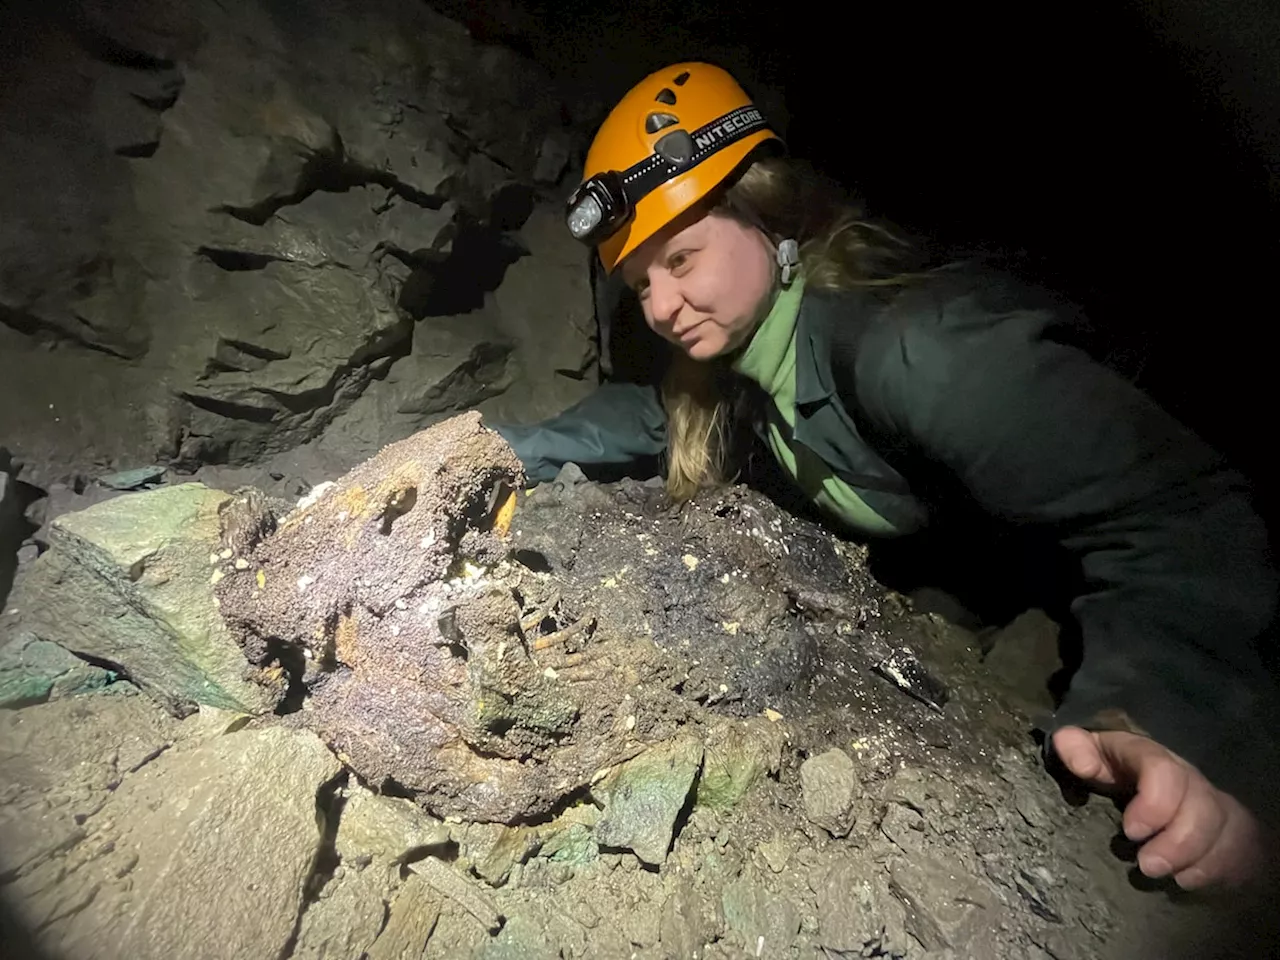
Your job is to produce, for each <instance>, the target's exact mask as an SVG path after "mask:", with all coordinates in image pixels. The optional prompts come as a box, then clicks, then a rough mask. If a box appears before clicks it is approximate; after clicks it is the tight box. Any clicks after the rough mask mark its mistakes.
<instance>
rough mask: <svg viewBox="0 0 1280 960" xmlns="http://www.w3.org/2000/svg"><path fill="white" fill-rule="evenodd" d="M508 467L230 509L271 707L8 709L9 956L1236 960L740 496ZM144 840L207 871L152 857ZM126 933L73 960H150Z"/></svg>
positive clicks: (971, 686)
mask: <svg viewBox="0 0 1280 960" xmlns="http://www.w3.org/2000/svg"><path fill="white" fill-rule="evenodd" d="M521 480H522V478H521V476H520V473H519V466H518V464H517V463H516V462H515V461H514V458H512V457H510V455H509V451H508V450H506V449H505V447H504V446H503V445H502V444H501V443H500V441H498V440H497V439H496V438H495V437H494V436H493V435H492V434H490V433H488V432H487V431H485V430H484V429H483V427H482V426H481V424H480V423H479V421H478V419H477V418H474V417H465V418H458V419H456V420H455V421H450V422H449V423H447V424H445V425H443V426H442V427H438V428H434V432H432V431H428V432H426V433H424V434H421V435H418V436H417V437H415V438H412V439H411V440H410V441H406V442H405V444H404V445H393V446H391V447H388V448H387V449H386V450H384V451H383V454H381V455H379V457H378V458H374V459H373V460H371V461H368V462H367V463H366V464H364V465H363V466H362V467H361V468H359V469H358V470H357V471H356V472H353V473H352V474H350V475H348V476H346V477H343V478H340V479H338V480H337V481H336V482H335V483H334V484H333V485H331V486H329V487H327V488H325V489H320V490H319V492H318V493H317V494H316V495H315V496H314V497H313V498H312V499H311V500H310V502H308V503H307V504H305V505H302V506H297V507H295V508H293V509H292V510H290V511H284V512H279V511H277V509H276V508H277V506H278V505H273V504H270V503H268V502H266V501H259V502H257V503H256V506H255V501H254V500H253V498H252V497H251V496H246V495H241V497H240V500H241V501H242V506H243V507H246V508H252V509H250V510H249V512H248V513H246V514H245V515H244V516H242V517H239V518H236V516H235V515H234V514H232V515H230V516H231V518H232V519H233V520H234V522H233V523H232V525H231V528H230V529H234V530H236V531H248V532H249V535H248V536H243V537H241V536H237V537H236V546H235V547H230V546H228V547H227V548H226V549H227V550H229V551H230V552H231V554H232V555H231V556H230V557H221V556H220V557H219V558H218V562H219V564H220V565H221V567H220V568H224V569H225V570H226V573H225V575H224V577H223V578H221V579H220V581H219V582H218V584H217V585H216V586H215V585H210V588H209V589H210V591H211V593H212V592H215V591H216V593H217V596H218V598H219V602H220V604H221V610H222V612H223V613H224V614H225V615H226V616H227V618H228V619H229V620H230V621H231V622H232V624H233V625H234V628H235V633H236V635H237V636H238V637H239V638H240V640H241V641H242V642H243V644H244V647H243V649H244V652H245V654H246V656H247V657H248V659H249V660H251V661H253V664H254V668H255V669H258V668H261V667H262V666H264V665H267V664H270V663H271V662H273V659H274V662H276V663H277V665H278V666H280V667H281V669H283V668H284V667H285V666H287V665H292V667H296V668H298V669H299V672H298V674H297V676H296V678H295V684H294V688H295V689H294V690H293V693H292V694H291V695H289V696H283V697H282V698H281V699H280V700H279V702H278V706H277V710H278V711H280V713H279V714H273V713H263V714H261V715H259V716H249V715H246V714H243V713H236V712H234V711H227V710H219V709H217V708H216V707H213V706H209V705H202V706H201V708H200V712H199V713H198V714H196V715H194V716H191V717H188V718H186V719H183V720H178V719H175V718H174V717H171V716H169V715H167V714H165V713H164V712H163V711H162V710H160V708H159V707H158V706H156V705H155V704H153V703H152V702H151V701H150V700H148V699H147V698H146V697H145V696H143V695H141V694H137V693H134V694H132V695H120V694H116V693H108V692H106V691H98V692H93V693H89V694H83V695H79V696H69V697H66V698H64V699H60V700H58V701H56V702H51V703H48V704H43V705H39V706H33V707H26V708H24V709H20V710H17V711H13V712H10V713H7V714H5V715H4V717H3V720H4V722H3V724H0V749H2V750H3V751H4V752H3V757H2V758H0V759H3V761H4V768H5V769H6V771H12V782H11V783H10V784H9V785H7V786H5V788H4V791H5V792H4V794H3V796H4V798H5V800H6V811H5V813H6V815H5V818H4V820H3V823H2V824H0V826H2V829H0V833H3V839H4V844H3V849H4V859H3V863H2V864H0V866H2V867H3V869H2V870H0V898H3V899H4V900H5V901H6V902H7V903H8V904H9V907H10V910H11V912H13V913H14V914H15V915H16V917H17V918H18V920H19V922H20V923H22V924H24V925H25V927H26V929H27V930H28V931H29V932H32V933H34V935H35V940H36V941H37V942H38V944H39V945H41V946H43V947H62V948H65V949H66V950H68V951H70V952H68V953H66V957H67V960H78V958H79V957H82V956H84V957H88V956H104V955H107V954H103V953H102V952H101V950H98V951H97V952H96V953H95V952H94V951H93V950H92V949H90V944H91V943H92V940H93V938H94V937H101V936H103V933H102V932H103V931H107V932H108V934H110V931H113V930H116V927H114V926H113V924H114V923H115V920H113V919H111V918H112V917H120V916H125V915H136V916H141V917H143V918H144V925H150V926H151V927H157V928H159V927H164V928H165V929H170V928H172V929H173V930H180V929H199V930H213V929H215V928H216V927H217V923H218V922H221V921H218V918H224V919H225V920H226V922H227V923H229V924H232V925H234V924H233V923H232V915H233V914H237V915H238V914H239V913H244V912H254V915H255V916H256V917H257V920H256V921H255V923H254V924H239V925H238V927H237V930H236V934H235V936H234V937H227V936H220V935H214V934H210V936H209V937H207V938H206V939H205V940H204V941H202V942H203V943H204V946H203V947H202V948H201V951H202V952H198V955H199V956H208V957H215V956H216V957H223V956H225V957H231V956H236V957H237V958H239V957H247V956H263V957H272V958H276V957H278V958H280V960H291V958H303V957H305V958H321V957H351V958H369V960H376V958H384V957H387V958H389V957H413V958H434V957H473V958H478V960H502V958H508V957H521V958H527V957H546V958H560V960H571V958H613V957H618V958H653V960H657V958H690V957H692V958H699V960H713V958H726V960H727V958H738V957H769V958H806V960H807V958H815V960H831V958H850V957H868V958H871V957H885V958H899V960H931V958H962V957H973V958H983V960H985V958H992V957H1001V958H1004V957H1009V958H1014V960H1024V958H1025V960H1043V958H1044V957H1052V958H1055V960H1086V958H1108V960H1109V958H1120V957H1124V958H1140V960H1146V958H1150V960H1156V958H1161V960H1164V958H1180V957H1191V956H1195V957H1197V958H1200V960H1204V958H1207V957H1212V956H1219V955H1233V954H1217V953H1214V952H1213V951H1212V949H1211V948H1212V946H1213V944H1214V942H1215V940H1217V939H1220V938H1222V937H1224V936H1225V934H1223V933H1221V932H1218V933H1212V932H1211V934H1210V935H1209V936H1208V937H1207V938H1206V937H1205V936H1204V931H1205V930H1206V929H1208V930H1210V931H1213V929H1214V928H1213V926H1212V924H1213V922H1214V918H1215V917H1217V918H1218V920H1217V922H1218V923H1220V924H1221V923H1225V922H1227V921H1225V920H1223V919H1222V918H1221V915H1220V914H1217V913H1215V912H1214V911H1215V910H1216V909H1218V908H1217V907H1216V906H1215V904H1214V902H1213V901H1212V899H1206V898H1196V897H1188V896H1170V895H1169V893H1168V891H1167V889H1163V888H1162V887H1161V885H1159V884H1151V883H1146V882H1143V881H1141V880H1140V879H1139V878H1138V875H1137V871H1136V869H1135V868H1134V867H1133V866H1132V863H1131V861H1132V858H1133V856H1132V855H1133V851H1132V850H1125V849H1124V848H1123V846H1122V845H1120V844H1117V842H1116V838H1117V836H1118V835H1119V832H1120V831H1119V812H1118V810H1117V809H1116V807H1115V805H1114V804H1112V803H1110V802H1108V801H1106V800H1104V799H1102V798H1096V797H1095V798H1092V799H1091V800H1090V801H1089V802H1087V803H1085V804H1084V805H1082V806H1071V805H1069V804H1067V803H1065V802H1064V800H1063V798H1062V796H1061V794H1060V791H1059V789H1058V788H1057V787H1056V785H1055V784H1054V783H1053V781H1052V780H1051V779H1050V778H1049V777H1048V775H1047V774H1046V773H1045V771H1044V769H1043V765H1042V762H1041V760H1040V756H1039V748H1038V746H1037V744H1036V742H1035V740H1034V739H1033V738H1032V737H1031V735H1030V728H1031V725H1030V723H1029V721H1028V719H1027V716H1026V714H1025V713H1024V712H1023V711H1022V709H1021V707H1020V706H1012V705H1011V704H1010V701H1009V698H1008V696H1007V695H1006V692H1005V691H1004V689H1003V688H1002V687H1001V686H1000V685H998V684H996V683H995V682H993V680H992V678H991V677H990V675H989V673H988V671H987V667H986V666H985V665H984V663H983V659H982V650H981V645H980V644H979V643H978V641H977V639H976V638H975V637H974V636H973V635H971V634H968V633H966V632H965V631H962V630H959V629H957V628H955V627H953V626H951V625H949V624H947V623H945V622H944V621H942V620H941V619H940V618H937V617H934V616H928V615H926V616H922V615H917V614H914V613H913V612H912V610H911V609H910V605H909V604H908V603H907V602H906V601H905V600H904V599H903V598H901V597H898V596H897V595H895V594H893V593H892V592H891V591H888V590H885V589H884V588H883V587H881V586H880V585H879V584H877V583H876V582H875V580H874V579H873V578H872V577H871V576H870V574H869V573H868V572H867V569H866V553H865V551H864V550H863V549H862V548H860V547H857V546H854V545H851V544H848V543H844V542H841V541H839V540H838V539H836V538H834V537H832V536H831V535H830V534H828V533H826V532H824V531H822V530H821V529H819V528H817V527H815V526H813V525H811V524H808V523H806V522H803V521H800V520H797V519H795V518H793V517H790V516H789V515H787V514H785V513H784V512H783V511H781V510H780V509H779V508H778V507H776V506H775V505H773V504H772V503H770V502H769V501H767V500H766V499H764V498H763V497H761V496H760V495H758V494H756V493H753V492H751V491H748V490H745V489H742V488H731V489H729V490H725V491H722V492H719V493H716V494H708V495H705V496H703V497H701V498H699V499H697V500H695V501H694V502H692V503H690V504H687V505H685V506H683V507H673V506H672V505H671V504H670V503H669V502H667V501H666V500H665V498H664V496H663V493H662V491H661V489H660V487H658V486H656V485H653V484H641V483H635V482H631V481H623V482H620V483H617V484H610V485H597V484H593V483H587V482H585V481H583V480H582V479H581V478H580V475H575V473H574V471H572V470H566V471H565V472H564V473H563V474H562V476H561V477H560V478H559V480H557V482H555V483H553V484H548V485H545V486H543V487H539V488H537V489H535V490H533V491H531V492H528V491H522V490H521V489H520V487H521ZM410 491H412V492H410ZM513 492H514V496H515V503H516V508H515V510H514V513H513V512H512V510H511V502H512V501H511V499H510V498H511V494H512V493H513ZM129 496H134V497H147V496H152V494H150V493H138V494H130V495H129ZM227 509H228V510H231V509H233V508H232V507H228V508H227ZM234 509H241V508H240V507H235V508H234ZM268 514H269V515H270V519H269V520H268V519H264V518H266V517H267V515H268ZM344 514H345V515H344ZM227 517H228V515H227V514H224V517H223V519H224V521H225V520H227ZM254 517H257V518H258V519H257V520H255V519H253V518H254ZM508 524H509V533H507V534H504V533H503V529H504V528H505V527H506V526H507V525H508ZM226 529H228V528H224V531H223V532H224V534H225V533H226ZM236 560H245V561H246V563H245V564H243V565H242V566H241V568H240V569H236V566H237V565H236V563H235V561H236ZM202 562H203V561H202ZM304 581H305V582H306V586H305V587H301V586H300V584H301V583H303V582H304ZM393 628H394V629H393ZM289 649H295V650H307V651H310V656H309V657H306V656H302V657H298V658H297V660H291V659H290V658H289V657H288V655H287V654H288V650H289ZM298 661H301V664H300V666H299V663H298ZM886 663H890V664H897V665H898V666H899V667H902V665H903V664H907V665H909V667H910V672H912V673H913V674H914V679H912V678H911V677H907V676H906V671H900V672H903V673H904V679H905V683H904V682H900V681H899V680H898V679H896V678H893V677H891V676H887V675H886V671H885V669H884V665H885V664H886ZM292 667H291V668H292ZM913 683H915V684H916V685H917V687H918V689H917V691H916V692H914V693H913V691H912V690H909V689H906V687H908V686H911V685H912V684H913ZM112 687H115V688H120V687H123V688H124V689H126V690H128V689H132V687H131V686H130V685H129V684H128V683H127V682H126V681H124V680H119V681H117V682H116V683H114V684H110V685H109V686H108V688H107V689H108V690H110V689H111V688H112ZM313 731H314V732H313ZM315 734H319V738H317V737H316V736H315ZM322 743H327V744H328V745H329V746H330V748H331V749H332V753H330V752H329V751H328V750H325V749H324V748H323V746H322ZM342 768H345V769H342ZM340 769H341V772H337V771H339V770H340ZM161 792H162V793H163V795H164V796H165V797H168V798H173V797H183V798H186V799H185V800H184V801H183V803H184V804H185V806H183V807H182V809H178V808H177V807H173V808H172V809H170V806H172V805H169V806H166V804H164V803H157V802H156V800H157V798H158V797H159V796H160V794H161ZM193 817H195V818H196V819H199V820H200V823H202V824H209V825H211V826H209V829H208V830H207V831H203V832H196V825H195V820H193V819H192V818H193ZM215 829H216V831H217V832H216V833H213V832H210V831H213V830H215ZM175 831H177V832H175ZM172 837H181V840H180V842H179V841H177V840H175V841H173V842H175V843H179V846H180V847H182V848H183V849H186V850H187V851H188V853H189V854H190V856H191V857H196V856H198V861H199V863H198V869H196V868H195V867H192V869H191V870H179V869H178V867H176V866H175V863H176V861H172V862H169V861H164V860H163V859H162V858H158V856H157V855H158V853H159V851H160V849H161V847H162V846H163V845H164V844H167V843H169V842H170V840H169V839H166V838H172ZM266 837H269V838H271V839H270V842H269V843H264V838H266ZM211 838H214V839H211ZM111 844H114V846H112V847H111V849H110V851H108V846H110V845H111ZM264 851H274V852H271V853H269V854H264ZM1126 859H1128V860H1129V861H1130V862H1126ZM267 861H270V863H268V862H267ZM185 862H187V863H188V865H190V864H193V863H195V861H193V860H190V859H188V860H187V861H185ZM174 870H178V872H177V873H175V872H174ZM103 871H107V873H109V874H111V875H110V876H108V875H107V874H104V873H103ZM112 871H114V873H112ZM120 878H132V879H131V880H121V879H120ZM160 880H163V881H164V884H165V885H167V886H163V887H162V885H160ZM152 881H155V882H152ZM131 884H132V885H131ZM233 887H234V888H235V889H236V890H237V891H238V892H237V893H236V895H235V896H234V897H229V896H228V893H227V891H228V890H229V889H231V888H233ZM215 888H216V889H217V890H219V891H221V894H220V897H221V899H219V896H218V895H215V894H214V892H213V891H214V890H215ZM166 889H168V890H172V891H176V893H174V894H173V895H172V896H170V897H169V898H168V899H166V894H165V890H166ZM184 891H185V893H184V895H183V896H181V897H179V896H178V895H177V893H182V892H184ZM255 896H257V897H268V898H269V899H270V900H271V902H270V903H269V904H268V903H259V902H257V901H256V900H255ZM148 918H149V919H148ZM1206 925H1208V926H1206ZM1221 929H1223V928H1219V931H1221ZM95 931H96V933H95ZM1237 932H1238V930H1237ZM142 933H143V928H142V927H140V926H137V925H135V926H134V927H132V928H130V929H129V930H128V931H126V934H127V935H126V934H122V936H125V940H117V939H110V940H101V939H100V940H99V943H101V942H111V943H116V942H122V943H123V942H126V941H127V943H128V944H129V945H130V952H129V953H128V956H130V957H131V958H139V960H148V958H150V957H153V956H154V957H160V956H165V957H168V956H173V955H177V954H175V953H174V952H173V949H174V948H173V945H172V943H170V942H169V941H168V940H166V939H165V936H167V934H166V935H160V934H157V936H156V937H155V938H154V940H153V941H151V942H153V943H154V944H159V945H165V946H164V951H167V952H163V951H162V952H156V951H155V950H153V949H152V946H150V945H148V944H144V943H143V942H142V940H139V939H129V938H139V937H142ZM1193 934H1198V936H1195V935H1193ZM255 937H256V938H258V939H257V940H256V941H253V942H250V941H252V940H253V938H255ZM33 955H34V954H33ZM118 955H120V956H123V955H124V954H118ZM183 955H193V956H194V955H197V954H196V953H188V954H183ZM1242 955H1257V956H1261V955H1264V954H1262V953H1254V954H1242Z"/></svg>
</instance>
